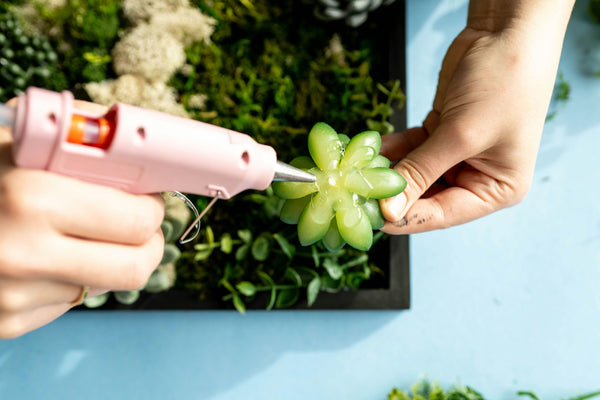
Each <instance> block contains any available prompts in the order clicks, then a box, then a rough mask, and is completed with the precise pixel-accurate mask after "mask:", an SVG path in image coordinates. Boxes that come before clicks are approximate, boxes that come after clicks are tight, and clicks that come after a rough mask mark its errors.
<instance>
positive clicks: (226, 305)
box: [77, 0, 410, 311]
mask: <svg viewBox="0 0 600 400" xmlns="http://www.w3.org/2000/svg"><path fill="white" fill-rule="evenodd" d="M369 23H370V24H371V28H369V27H366V28H364V29H367V30H368V29H372V32H373V34H374V35H375V37H374V39H375V40H379V41H385V42H386V43H387V45H386V46H382V47H381V48H382V49H384V50H383V51H385V49H387V67H385V66H384V69H386V70H387V71H386V72H384V73H385V74H387V76H388V77H389V79H398V80H400V82H401V83H402V86H403V87H402V89H403V90H406V88H405V82H406V40H405V38H406V36H405V2H404V1H402V0H396V2H394V3H393V4H392V5H390V6H387V7H383V8H381V9H379V10H377V11H376V12H373V13H372V15H371V16H370V17H369ZM340 24H341V22H340ZM391 122H392V124H393V125H394V126H395V128H396V130H401V129H404V128H405V127H406V108H405V107H403V108H402V110H400V111H398V112H396V113H395V114H394V115H393V117H392V118H391ZM369 254H370V256H371V258H372V259H374V260H375V262H376V264H377V265H378V267H379V268H380V269H381V270H382V271H383V273H384V276H385V279H384V280H385V282H381V281H378V284H379V286H377V287H366V288H364V289H363V288H361V289H359V290H345V291H344V290H342V291H339V292H336V293H328V292H320V293H319V295H318V296H317V299H316V301H315V302H314V303H313V304H312V306H311V307H308V305H307V301H306V298H301V300H300V301H298V302H297V303H296V304H294V305H293V306H291V307H289V308H285V309H283V310H290V309H292V310H404V309H408V308H410V268H409V267H410V258H409V237H408V236H406V235H402V236H388V237H386V238H385V239H382V240H380V241H379V242H378V243H376V244H375V245H374V246H373V248H372V249H371V250H370V251H369ZM267 297H268V294H266V293H260V294H259V295H257V296H256V298H255V299H254V300H253V301H251V302H248V303H246V309H248V310H264V309H265V307H266V305H267V304H268V298H267ZM77 309H79V310H90V309H89V308H85V307H83V306H79V307H77ZM224 309H232V310H233V309H234V308H233V305H231V302H224V301H222V300H221V298H220V296H219V295H216V294H215V295H214V296H206V297H205V298H203V299H199V297H198V295H197V294H196V293H193V292H189V291H183V290H176V289H171V290H167V291H165V292H161V293H147V292H142V293H141V294H140V298H139V299H138V300H137V301H136V302H135V303H133V304H131V305H125V304H121V303H119V302H117V301H116V300H115V299H114V298H112V297H111V298H110V299H109V300H108V301H107V302H106V303H105V304H104V305H103V306H102V307H99V308H97V309H94V310H173V311H174V310H224ZM275 310H278V309H274V310H273V311H275Z"/></svg>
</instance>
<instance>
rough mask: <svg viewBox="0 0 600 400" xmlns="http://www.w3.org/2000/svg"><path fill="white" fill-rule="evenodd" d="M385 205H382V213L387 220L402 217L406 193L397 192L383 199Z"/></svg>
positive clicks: (395, 219)
mask: <svg viewBox="0 0 600 400" xmlns="http://www.w3.org/2000/svg"><path fill="white" fill-rule="evenodd" d="M384 202H385V207H383V209H382V212H383V213H384V215H383V216H384V217H385V219H387V220H388V221H392V222H395V221H398V220H400V219H401V218H402V217H404V209H405V208H406V202H407V198H406V194H405V193H404V192H402V193H400V194H397V195H396V196H394V197H390V198H389V199H385V200H384Z"/></svg>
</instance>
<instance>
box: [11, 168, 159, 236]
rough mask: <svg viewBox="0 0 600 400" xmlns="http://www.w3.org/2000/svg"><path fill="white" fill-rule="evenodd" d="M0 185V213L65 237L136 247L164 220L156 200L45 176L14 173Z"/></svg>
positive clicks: (41, 173) (150, 196) (23, 172)
mask: <svg viewBox="0 0 600 400" xmlns="http://www.w3.org/2000/svg"><path fill="white" fill-rule="evenodd" d="M2 186H3V187H4V188H5V190H4V192H5V193H7V195H6V196H4V198H3V199H2V201H3V202H4V208H5V209H7V210H10V213H9V214H10V215H11V216H12V217H13V218H19V219H20V221H21V222H20V223H21V224H22V223H25V221H29V222H30V223H31V224H34V225H35V226H37V227H38V228H37V229H42V228H44V227H47V226H48V227H50V228H52V229H53V230H55V231H58V232H59V233H61V234H64V235H72V236H77V237H81V238H86V239H93V240H99V241H107V242H114V243H122V244H133V245H137V244H141V243H144V242H145V241H147V240H148V238H149V237H151V236H152V235H153V234H154V232H155V231H156V229H157V228H158V227H159V226H160V224H161V222H162V220H163V217H164V202H163V200H162V198H161V197H160V195H132V194H128V193H125V192H122V191H120V190H117V189H113V188H110V187H105V186H101V185H95V184H91V183H87V182H82V181H79V180H77V179H73V178H69V177H64V176H60V175H56V174H53V173H50V172H46V171H33V170H26V169H12V170H10V171H9V172H6V173H4V175H3V176H2Z"/></svg>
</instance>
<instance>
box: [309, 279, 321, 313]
mask: <svg viewBox="0 0 600 400" xmlns="http://www.w3.org/2000/svg"><path fill="white" fill-rule="evenodd" d="M319 290H321V279H320V278H319V277H315V278H313V279H312V280H311V281H310V282H309V283H308V286H307V288H306V298H307V303H308V306H309V307H310V306H312V305H313V304H314V302H315V300H316V299H317V296H318V295H319Z"/></svg>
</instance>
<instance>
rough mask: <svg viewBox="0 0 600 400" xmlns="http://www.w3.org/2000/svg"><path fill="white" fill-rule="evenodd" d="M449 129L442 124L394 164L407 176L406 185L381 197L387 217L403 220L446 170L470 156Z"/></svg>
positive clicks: (395, 167) (393, 220)
mask: <svg viewBox="0 0 600 400" xmlns="http://www.w3.org/2000/svg"><path fill="white" fill-rule="evenodd" d="M450 129H451V128H446V127H444V126H440V127H439V128H438V129H437V130H436V132H435V133H434V134H433V135H431V136H430V137H429V138H428V139H427V140H425V141H424V142H423V144H422V145H421V146H419V147H417V148H416V149H415V150H413V151H412V152H410V153H409V154H408V155H407V156H406V157H404V158H403V159H402V160H401V161H399V162H398V163H397V164H396V165H395V166H394V169H395V170H396V171H398V172H399V173H400V174H401V175H402V176H403V177H404V178H405V179H406V181H407V185H406V189H404V191H403V192H402V193H400V194H399V195H396V196H394V197H391V198H389V199H382V200H380V206H381V211H382V213H383V216H384V217H385V219H386V220H389V221H391V222H395V221H399V220H401V218H402V217H404V214H405V213H406V210H408V209H409V208H410V207H412V205H413V204H414V203H415V202H416V201H417V199H419V198H420V197H421V195H423V194H424V193H425V192H426V191H427V189H429V188H430V187H431V186H432V185H433V184H434V182H436V181H437V180H438V179H439V178H440V177H441V176H442V175H443V174H444V173H445V172H446V171H448V170H450V169H451V168H452V167H454V166H455V165H457V164H458V163H459V162H461V161H463V160H465V159H467V158H468V157H469V156H471V154H467V153H466V152H465V149H464V148H463V147H464V146H463V145H462V144H461V143H460V142H459V141H458V140H453V135H452V132H451V131H450Z"/></svg>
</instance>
